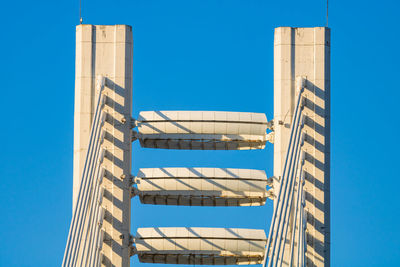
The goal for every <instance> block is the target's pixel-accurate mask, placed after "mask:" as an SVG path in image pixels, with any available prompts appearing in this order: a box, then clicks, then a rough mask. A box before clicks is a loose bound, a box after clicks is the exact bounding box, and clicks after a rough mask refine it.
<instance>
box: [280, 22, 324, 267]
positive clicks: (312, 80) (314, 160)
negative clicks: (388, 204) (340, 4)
mask: <svg viewBox="0 0 400 267" xmlns="http://www.w3.org/2000/svg"><path fill="white" fill-rule="evenodd" d="M299 76H303V77H305V78H306V79H307V83H306V90H305V92H304V95H305V98H306V106H305V109H304V114H305V115H306V120H305V122H306V123H305V124H306V125H305V127H304V132H305V133H306V139H305V145H304V147H303V150H304V151H305V152H306V161H305V165H304V169H305V174H306V183H305V187H304V188H305V192H306V194H305V195H306V206H305V210H306V212H307V215H308V217H307V232H306V239H307V253H306V264H307V266H330V29H329V28H324V27H316V28H290V27H280V28H276V29H275V39H274V128H275V144H274V176H276V177H281V176H282V172H283V167H284V163H285V158H286V152H287V149H288V143H289V135H290V126H291V124H292V120H293V115H294V114H293V113H294V108H295V107H294V105H295V100H296V97H297V95H296V88H295V85H296V77H299ZM278 184H279V181H278V180H276V181H275V188H278ZM290 238H291V233H288V236H287V244H289V241H290ZM295 244H296V246H297V243H295ZM287 249H288V245H287ZM285 255H289V253H287V252H285ZM296 260H297V259H296ZM286 262H287V261H286Z"/></svg>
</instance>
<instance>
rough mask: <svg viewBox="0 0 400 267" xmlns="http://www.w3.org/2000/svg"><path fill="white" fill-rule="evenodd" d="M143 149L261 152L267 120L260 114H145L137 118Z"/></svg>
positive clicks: (194, 112) (148, 112)
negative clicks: (253, 150)
mask: <svg viewBox="0 0 400 267" xmlns="http://www.w3.org/2000/svg"><path fill="white" fill-rule="evenodd" d="M138 130H139V134H138V138H139V140H140V144H141V145H142V146H143V147H149V148H165V149H195V150H241V149H263V148H264V147H265V142H266V130H267V117H266V116H265V114H262V113H247V112H219V111H145V112H140V114H139V117H138Z"/></svg>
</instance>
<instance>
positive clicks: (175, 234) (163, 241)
mask: <svg viewBox="0 0 400 267" xmlns="http://www.w3.org/2000/svg"><path fill="white" fill-rule="evenodd" d="M266 240H267V238H266V235H265V232H264V230H253V229H234V228H198V227H179V228H139V229H138V230H137V234H136V237H135V246H136V253H137V254H138V256H139V260H140V261H141V262H146V263H169V264H193V265H204V264H206V265H227V264H260V263H262V260H263V257H264V250H265V243H266Z"/></svg>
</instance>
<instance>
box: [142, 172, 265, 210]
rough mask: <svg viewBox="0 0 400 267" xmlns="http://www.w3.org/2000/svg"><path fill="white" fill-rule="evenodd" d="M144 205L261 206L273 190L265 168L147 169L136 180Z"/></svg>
mask: <svg viewBox="0 0 400 267" xmlns="http://www.w3.org/2000/svg"><path fill="white" fill-rule="evenodd" d="M135 182H136V184H137V189H138V195H139V197H140V201H141V202H142V203H144V204H158V205H181V206H260V205H264V204H265V201H266V199H267V197H269V196H270V193H269V192H268V191H267V184H268V179H267V176H266V174H265V172H264V171H261V170H251V169H230V168H144V169H140V170H139V173H138V175H137V177H136V179H135Z"/></svg>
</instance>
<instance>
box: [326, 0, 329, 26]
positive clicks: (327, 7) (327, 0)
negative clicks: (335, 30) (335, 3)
mask: <svg viewBox="0 0 400 267" xmlns="http://www.w3.org/2000/svg"><path fill="white" fill-rule="evenodd" d="M328 21H329V0H326V27H328Z"/></svg>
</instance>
